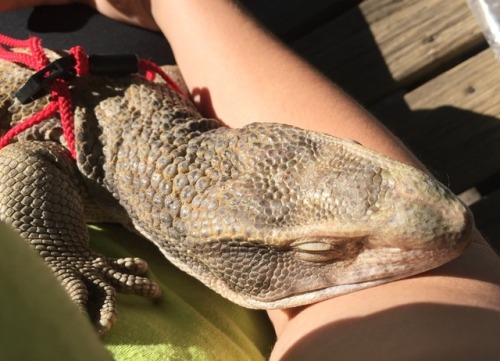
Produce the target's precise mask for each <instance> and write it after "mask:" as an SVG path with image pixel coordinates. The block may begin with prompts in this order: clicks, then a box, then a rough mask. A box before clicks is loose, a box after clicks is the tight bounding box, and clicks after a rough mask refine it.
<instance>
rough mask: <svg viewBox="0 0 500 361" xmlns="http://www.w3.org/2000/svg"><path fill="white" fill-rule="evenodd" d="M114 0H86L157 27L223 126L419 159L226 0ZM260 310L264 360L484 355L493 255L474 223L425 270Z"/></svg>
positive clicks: (492, 330)
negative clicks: (291, 130) (264, 321)
mask: <svg viewBox="0 0 500 361" xmlns="http://www.w3.org/2000/svg"><path fill="white" fill-rule="evenodd" d="M114 3H117V2H116V1H114ZM119 3H120V4H121V8H120V9H119V10H117V9H116V8H115V7H113V6H111V5H110V3H108V2H107V1H106V0H96V1H94V2H93V4H94V6H96V7H97V8H98V9H99V10H100V11H101V12H103V13H104V14H107V15H109V16H112V17H114V18H118V19H120V20H126V21H129V22H133V23H135V24H142V25H146V26H147V27H149V28H155V27H159V28H160V29H161V30H162V31H163V33H164V34H165V35H166V36H167V38H168V40H169V42H170V44H171V46H172V49H173V51H174V54H175V56H176V60H177V62H178V65H179V67H180V69H181V71H182V74H183V76H184V77H185V79H186V81H187V84H188V86H189V87H190V89H191V90H192V91H193V93H194V94H198V98H197V99H198V100H199V101H200V103H201V104H200V106H201V108H202V109H203V110H204V111H205V112H206V113H208V114H212V115H216V116H217V117H219V118H220V119H222V120H223V121H224V122H226V123H227V124H228V125H229V126H232V127H240V126H243V125H245V124H248V123H251V122H282V123H288V124H292V125H295V126H300V127H303V128H307V129H312V130H317V131H321V132H324V133H329V134H331V135H335V136H339V137H343V138H352V139H355V140H357V141H359V142H360V143H362V144H364V145H365V146H367V147H370V148H373V149H375V150H377V151H379V152H382V153H385V154H388V155H390V156H392V157H394V158H397V159H399V160H402V161H404V162H407V163H410V164H413V165H416V166H419V163H418V161H416V160H415V158H414V157H413V156H412V155H411V154H410V153H409V152H408V151H407V150H406V149H405V148H404V147H403V146H402V145H401V144H400V143H399V142H398V140H397V139H396V138H395V137H393V136H392V135H391V134H390V133H389V132H387V131H386V130H385V128H383V127H382V126H381V125H380V124H379V123H378V122H377V121H375V120H374V119H373V118H372V117H371V116H370V115H369V114H368V113H367V112H365V111H364V110H363V109H362V108H361V107H360V106H359V105H358V104H356V103H355V102H354V101H353V100H352V99H350V98H349V97H347V96H346V95H345V94H344V93H343V92H342V91H341V90H339V89H338V88H337V87H336V86H335V85H333V84H332V83H331V82H329V81H328V80H327V79H325V78H324V77H322V76H321V75H320V74H319V73H318V72H317V71H315V70H314V69H312V68H311V67H309V66H308V65H307V64H306V63H305V62H303V61H302V60H301V59H300V58H298V57H297V56H295V55H294V54H293V53H292V52H291V51H289V50H288V49H286V48H285V47H284V46H282V45H281V44H280V43H279V41H277V40H276V39H274V38H273V37H272V36H270V35H269V34H267V33H266V32H265V31H264V30H262V29H261V28H260V27H259V26H258V25H257V24H256V23H255V21H253V20H252V19H251V18H250V17H249V16H247V15H245V13H244V12H243V11H241V10H240V9H239V8H238V7H237V6H236V5H235V4H234V2H232V1H230V0H182V1H179V0H151V2H149V1H145V0H144V1H132V0H130V1H121V2H119ZM149 11H151V13H149ZM134 14H139V16H137V15H134ZM148 14H152V15H148ZM269 316H270V318H271V320H272V321H273V324H274V326H275V329H276V332H277V334H278V341H277V343H276V346H275V348H274V350H273V353H272V355H271V360H278V359H287V360H288V359H290V360H291V359H297V360H298V359H307V360H322V359H342V360H345V359H372V360H376V359H384V360H387V359H395V360H400V359H425V360H429V359H454V360H455V359H457V360H458V359H493V358H495V357H498V354H499V353H500V344H499V343H498V341H497V335H498V331H500V261H499V259H498V257H497V256H496V255H495V254H494V253H493V251H492V250H491V249H490V248H489V247H488V246H487V245H486V244H485V243H484V241H483V240H482V239H481V237H480V236H479V235H477V234H476V235H475V242H474V243H473V244H472V245H471V247H469V249H468V250H467V251H466V252H465V254H464V255H463V256H461V257H460V258H458V259H457V260H455V261H453V262H451V263H449V264H448V265H445V266H443V267H440V268H438V269H436V270H434V271H432V272H428V273H426V274H424V275H420V276H418V277H413V278H409V279H406V280H401V281H397V282H392V283H389V284H385V285H383V286H378V287H375V288H372V289H367V290H363V291H359V292H355V293H352V294H348V295H344V296H340V297H336V298H332V299H330V300H326V301H323V302H319V303H316V304H313V305H309V306H306V307H302V308H300V309H290V310H274V311H269Z"/></svg>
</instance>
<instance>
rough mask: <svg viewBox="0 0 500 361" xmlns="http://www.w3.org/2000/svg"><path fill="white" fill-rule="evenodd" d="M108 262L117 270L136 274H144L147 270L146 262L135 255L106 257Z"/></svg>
mask: <svg viewBox="0 0 500 361" xmlns="http://www.w3.org/2000/svg"><path fill="white" fill-rule="evenodd" d="M108 263H109V264H110V266H111V267H113V268H114V269H115V270H117V271H119V272H124V273H129V274H132V275H136V276H144V275H145V274H146V272H147V271H148V263H147V262H146V261H144V260H143V259H141V258H137V257H123V258H108Z"/></svg>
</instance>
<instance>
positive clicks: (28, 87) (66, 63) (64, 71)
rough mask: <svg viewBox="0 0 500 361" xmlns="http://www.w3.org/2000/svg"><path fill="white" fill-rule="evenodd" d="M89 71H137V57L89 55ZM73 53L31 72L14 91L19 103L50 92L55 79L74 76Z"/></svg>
mask: <svg viewBox="0 0 500 361" xmlns="http://www.w3.org/2000/svg"><path fill="white" fill-rule="evenodd" d="M88 61H89V73H91V74H94V75H126V74H133V73H137V72H139V58H138V57H137V56H136V55H133V54H123V55H90V56H89V58H88ZM75 66H76V60H75V58H74V56H73V55H67V56H63V57H62V58H59V59H57V60H55V61H53V62H52V63H50V64H49V65H47V66H46V67H45V68H43V69H42V70H40V71H38V72H36V73H35V74H33V75H32V76H31V77H30V78H29V79H28V81H27V82H26V84H24V85H23V86H22V87H21V89H19V90H18V91H17V93H16V97H17V99H19V101H20V102H21V104H29V103H31V102H32V101H35V100H37V99H39V98H41V97H43V96H45V95H47V94H48V93H49V92H50V84H51V83H52V82H53V81H54V80H55V79H64V80H71V79H73V78H74V77H76V75H77V74H76V70H75Z"/></svg>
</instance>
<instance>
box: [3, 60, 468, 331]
mask: <svg viewBox="0 0 500 361" xmlns="http://www.w3.org/2000/svg"><path fill="white" fill-rule="evenodd" d="M30 74H31V72H30V71H29V70H26V69H24V68H22V67H20V66H17V65H14V64H11V63H7V62H3V61H0V76H1V85H0V130H5V129H8V128H9V127H10V126H11V124H15V123H17V122H19V121H20V120H22V119H24V118H25V117H27V116H29V115H31V114H33V113H34V112H36V111H38V110H39V109H41V107H42V106H43V105H44V104H46V102H47V99H40V100H38V101H36V102H35V103H33V104H30V105H27V106H21V105H20V103H19V102H18V101H17V100H15V99H14V96H13V94H14V93H15V91H16V90H17V89H18V88H19V87H20V86H21V85H22V84H23V83H24V82H26V80H27V79H28V77H29V76H30ZM72 86H73V101H74V105H75V127H76V131H75V132H76V139H77V145H76V147H77V149H76V151H77V161H76V164H75V163H74V162H72V160H71V159H70V157H69V153H68V151H67V149H66V147H65V142H64V140H63V139H62V137H61V134H62V132H61V129H60V128H59V125H58V123H57V120H56V119H52V120H49V121H47V122H46V123H44V124H42V125H40V126H37V127H35V128H33V129H31V130H28V131H27V132H25V133H23V134H22V135H20V136H19V137H18V139H17V142H16V143H13V144H10V145H8V146H7V147H5V148H4V149H2V150H0V184H1V185H0V218H1V219H2V220H4V221H6V222H8V223H9V224H11V225H13V226H14V227H15V228H16V229H18V230H19V231H20V233H21V235H22V237H24V238H25V239H26V240H27V241H28V242H29V243H30V244H32V245H33V247H34V248H35V249H36V250H37V251H38V252H39V253H40V255H41V256H42V257H43V258H44V259H45V260H46V262H47V264H48V265H49V266H50V267H51V268H52V269H53V270H54V272H55V273H56V275H57V276H58V277H59V279H60V280H61V282H62V283H63V285H65V287H66V289H67V291H68V293H69V295H70V297H71V298H72V299H73V300H74V301H75V302H76V303H77V304H79V305H80V306H81V307H82V308H86V307H87V304H88V302H90V301H92V302H97V303H98V305H99V306H98V309H99V315H97V316H95V317H96V319H97V320H96V322H97V324H98V326H99V328H100V329H102V330H106V329H108V328H109V327H110V326H111V325H112V323H113V322H114V320H115V318H116V309H115V290H117V291H120V292H132V293H137V294H141V295H144V296H149V297H158V295H159V292H160V291H159V289H158V286H157V285H156V284H154V283H153V282H151V281H149V280H148V279H147V278H143V277H141V276H140V275H142V274H143V273H144V272H145V270H146V265H145V263H144V262H143V261H141V260H138V259H127V260H112V259H108V258H106V257H104V256H101V255H98V254H96V253H95V252H93V251H91V250H89V249H88V233H87V230H86V227H85V220H86V219H87V220H88V219H94V220H108V221H109V220H114V221H118V222H121V223H123V224H124V225H126V226H128V227H133V228H134V229H136V230H138V231H139V232H140V233H142V234H143V235H144V236H145V237H147V238H148V239H150V240H151V241H153V242H154V243H155V244H156V245H157V246H158V247H159V248H160V250H161V251H162V252H163V253H164V254H165V256H166V257H167V258H168V259H169V260H170V261H171V262H172V263H174V264H175V265H177V266H178V267H179V268H181V269H182V270H184V271H186V272H187V273H189V274H191V275H193V276H195V277H197V278H198V279H200V280H201V281H202V282H204V283H205V284H206V285H208V286H209V287H211V288H213V289H214V290H215V291H217V292H219V293H221V294H222V295H223V296H225V297H227V298H229V299H231V300H232V301H234V302H236V303H239V304H241V305H243V306H247V307H256V308H281V307H292V306H299V305H304V304H307V303H311V302H315V301H319V300H322V299H325V298H329V297H332V296H335V295H339V294H343V293H348V292H351V291H355V290H358V289H362V288H366V287H370V286H373V285H376V284H381V283H385V282H388V281H391V280H395V279H399V278H402V277H407V276H410V275H414V274H417V273H419V272H423V271H426V270H428V269H431V268H434V267H437V266H439V265H441V264H443V263H445V262H447V261H449V260H451V259H453V258H455V257H457V256H458V255H459V254H460V253H461V252H462V251H463V249H464V248H465V247H466V245H467V244H468V241H469V234H470V231H471V227H472V217H471V214H470V212H469V211H468V209H467V208H466V207H465V206H464V205H463V204H462V203H461V202H460V201H459V200H458V199H457V198H456V197H455V196H454V195H453V194H452V193H451V192H450V191H449V190H448V189H446V188H445V187H444V186H442V185H441V184H439V183H438V182H437V181H436V180H434V179H433V178H431V177H430V176H428V175H426V174H425V173H423V172H421V171H419V170H417V169H415V168H412V167H410V166H407V165H404V164H401V163H399V162H396V161H394V160H392V159H390V158H388V157H385V156H383V155H380V154H377V153H375V152H373V151H371V150H369V149H367V148H364V147H363V146H361V145H359V144H357V143H355V142H353V141H348V140H342V139H338V138H334V137H332V136H328V135H324V134H319V133H313V132H309V131H305V130H301V129H297V128H294V127H291V126H287V125H280V124H258V123H255V124H252V125H249V126H247V127H245V128H242V129H227V128H224V127H221V126H220V124H219V123H218V122H216V121H215V120H211V119H203V118H202V117H201V115H200V114H199V113H198V112H197V110H196V109H195V108H194V106H193V105H192V104H191V103H190V102H188V101H186V100H184V99H183V98H182V97H181V96H180V95H179V94H177V93H175V92H172V91H170V90H169V89H167V88H166V87H165V86H163V85H161V84H155V83H149V82H148V81H146V80H144V79H143V78H141V77H140V76H128V77H121V78H106V77H92V76H89V77H83V78H78V79H75V80H74V81H73V82H72ZM277 121H279V119H277ZM89 288H93V289H94V290H98V291H100V292H97V294H96V299H95V300H88V291H87V290H88V289H89Z"/></svg>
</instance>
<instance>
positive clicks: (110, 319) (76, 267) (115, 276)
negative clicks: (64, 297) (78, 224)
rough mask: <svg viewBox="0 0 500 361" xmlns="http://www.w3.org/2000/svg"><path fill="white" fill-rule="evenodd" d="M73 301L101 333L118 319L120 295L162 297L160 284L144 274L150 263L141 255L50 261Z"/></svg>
mask: <svg viewBox="0 0 500 361" xmlns="http://www.w3.org/2000/svg"><path fill="white" fill-rule="evenodd" d="M49 265H50V266H51V268H52V269H53V270H54V271H55V274H56V276H57V277H58V279H59V280H60V282H61V284H62V285H63V287H64V288H65V289H66V292H67V293H68V295H69V296H70V298H71V299H72V301H73V302H74V303H75V304H76V305H77V306H78V307H79V308H81V309H82V310H84V311H86V312H87V313H88V314H89V316H90V318H91V319H92V321H93V322H94V324H95V325H96V327H97V330H98V332H99V333H101V334H104V333H105V332H106V331H108V330H109V329H110V328H111V327H112V326H113V324H114V323H115V321H116V315H117V311H116V294H117V292H120V293H128V294H135V295H139V296H144V297H149V298H152V299H158V298H159V297H160V296H161V290H160V287H159V286H158V285H157V284H156V283H155V282H153V281H151V280H150V279H148V278H146V277H143V276H142V275H143V274H144V273H145V272H146V271H147V263H146V262H145V261H143V260H142V259H140V258H130V257H127V258H118V259H112V258H109V259H108V258H105V257H102V256H100V255H97V254H94V255H93V257H92V256H91V257H87V258H86V259H78V260H75V261H74V262H68V261H62V262H61V261H60V260H52V261H51V262H49Z"/></svg>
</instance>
